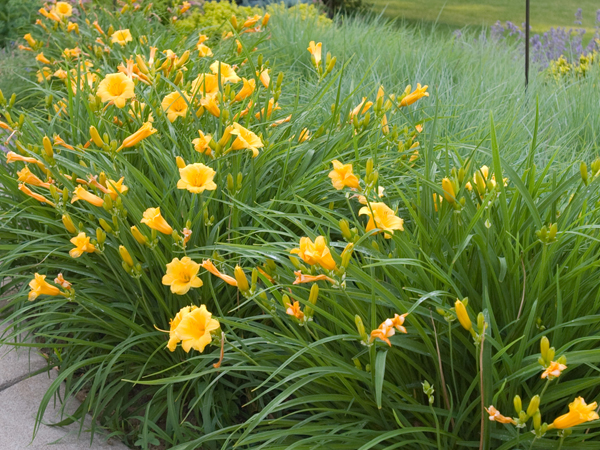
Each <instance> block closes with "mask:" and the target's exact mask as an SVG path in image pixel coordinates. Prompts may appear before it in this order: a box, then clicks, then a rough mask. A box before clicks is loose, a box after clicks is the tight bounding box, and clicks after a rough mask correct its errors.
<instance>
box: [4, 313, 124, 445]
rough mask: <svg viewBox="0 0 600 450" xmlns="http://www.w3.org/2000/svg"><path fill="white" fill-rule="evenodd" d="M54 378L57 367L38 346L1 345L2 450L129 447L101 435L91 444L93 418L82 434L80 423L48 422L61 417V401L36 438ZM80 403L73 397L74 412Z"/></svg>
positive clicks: (48, 412) (52, 407) (48, 414)
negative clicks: (58, 424)
mask: <svg viewBox="0 0 600 450" xmlns="http://www.w3.org/2000/svg"><path fill="white" fill-rule="evenodd" d="M1 323H2V319H0V324H1ZM5 329H6V325H5V326H0V340H1V339H2V335H3V333H4V331H5ZM54 378H56V370H55V369H52V368H48V367H47V363H46V360H45V359H44V358H43V357H42V356H41V355H40V354H39V353H38V352H37V349H35V348H25V347H22V348H18V349H17V348H16V347H14V346H10V345H4V346H3V345H0V450H85V449H91V450H127V447H125V446H124V445H123V444H122V443H120V442H112V441H108V442H107V441H106V439H105V438H104V437H103V436H101V435H98V434H96V435H95V436H94V440H93V443H91V442H90V433H88V432H87V430H88V429H89V426H90V423H91V419H89V418H88V419H87V420H86V422H85V426H84V428H83V431H82V432H81V434H79V430H80V425H79V423H73V424H71V425H68V426H66V427H52V426H48V425H46V424H48V423H50V424H52V423H56V422H59V421H60V420H61V417H60V415H59V409H60V405H59V402H58V400H57V401H56V402H54V401H51V402H50V404H49V406H48V409H47V410H46V414H45V415H44V418H43V420H42V425H40V427H39V430H38V432H37V434H36V436H35V439H33V440H32V438H33V431H34V427H35V418H36V415H37V411H38V407H39V405H40V402H41V400H42V397H43V396H44V394H45V393H46V390H47V389H48V387H49V386H50V384H51V383H52V380H53V379H54ZM55 403H56V404H55ZM79 404H80V403H79V402H78V401H77V400H76V399H71V400H69V404H68V409H69V410H70V412H72V411H74V410H75V409H76V408H77V407H78V406H79ZM45 423H46V424H45Z"/></svg>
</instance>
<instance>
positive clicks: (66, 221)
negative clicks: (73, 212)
mask: <svg viewBox="0 0 600 450" xmlns="http://www.w3.org/2000/svg"><path fill="white" fill-rule="evenodd" d="M62 223H63V225H64V226H65V228H66V229H67V231H68V232H69V233H72V234H75V233H77V228H75V224H74V223H73V221H72V220H71V216H69V215H68V214H63V216H62Z"/></svg>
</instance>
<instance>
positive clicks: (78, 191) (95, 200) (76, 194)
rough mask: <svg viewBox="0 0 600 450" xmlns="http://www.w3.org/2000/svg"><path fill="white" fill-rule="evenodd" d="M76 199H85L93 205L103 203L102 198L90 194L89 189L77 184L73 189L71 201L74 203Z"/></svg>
mask: <svg viewBox="0 0 600 450" xmlns="http://www.w3.org/2000/svg"><path fill="white" fill-rule="evenodd" d="M78 200H85V201H86V202H88V203H91V204H92V205H94V206H102V205H103V204H104V199H102V198H100V197H98V196H97V195H94V194H92V193H91V192H89V191H86V190H85V189H84V188H83V187H82V186H81V185H78V186H77V187H76V188H75V190H74V191H73V198H72V199H71V203H75V202H76V201H78Z"/></svg>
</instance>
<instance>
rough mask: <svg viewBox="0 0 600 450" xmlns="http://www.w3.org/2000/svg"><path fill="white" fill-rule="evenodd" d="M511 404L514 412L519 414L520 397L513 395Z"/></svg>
mask: <svg viewBox="0 0 600 450" xmlns="http://www.w3.org/2000/svg"><path fill="white" fill-rule="evenodd" d="M513 405H514V406H515V412H516V413H517V414H520V413H521V411H523V402H522V401H521V397H519V396H518V395H515V397H514V398H513Z"/></svg>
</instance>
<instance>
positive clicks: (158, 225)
mask: <svg viewBox="0 0 600 450" xmlns="http://www.w3.org/2000/svg"><path fill="white" fill-rule="evenodd" d="M141 223H145V224H146V225H148V226H149V227H150V228H152V229H153V230H156V231H160V232H161V233H163V234H173V228H171V225H169V224H168V223H167V221H166V220H165V219H164V217H163V216H162V214H161V213H160V207H159V208H148V209H147V210H146V211H144V218H143V219H142V220H141Z"/></svg>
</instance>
